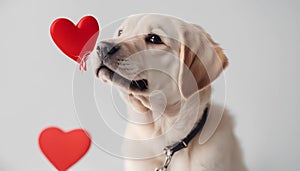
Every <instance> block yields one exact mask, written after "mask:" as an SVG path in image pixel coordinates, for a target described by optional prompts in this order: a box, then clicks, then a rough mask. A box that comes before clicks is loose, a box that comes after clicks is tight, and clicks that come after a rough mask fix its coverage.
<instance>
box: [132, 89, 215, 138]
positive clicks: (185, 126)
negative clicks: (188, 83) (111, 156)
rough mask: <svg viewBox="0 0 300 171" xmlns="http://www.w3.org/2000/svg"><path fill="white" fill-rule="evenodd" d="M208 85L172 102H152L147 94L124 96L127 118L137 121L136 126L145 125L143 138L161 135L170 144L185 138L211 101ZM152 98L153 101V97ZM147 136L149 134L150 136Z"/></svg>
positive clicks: (142, 126) (138, 127) (143, 126)
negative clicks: (193, 93)
mask: <svg viewBox="0 0 300 171" xmlns="http://www.w3.org/2000/svg"><path fill="white" fill-rule="evenodd" d="M210 93H211V91H210V87H208V88H207V89H205V90H202V91H201V92H199V93H198V94H195V95H194V96H193V97H190V98H189V99H186V100H183V99H178V100H177V101H176V102H175V103H173V104H169V105H166V107H165V108H164V106H163V105H162V103H161V102H160V99H156V100H157V101H158V102H157V103H155V102H153V103H151V104H150V101H151V100H149V97H147V96H137V95H129V96H128V98H127V103H128V104H129V106H130V107H128V115H129V119H130V120H131V121H133V122H135V123H137V126H135V127H137V129H140V128H146V129H147V130H148V131H147V132H148V134H147V135H145V136H147V137H143V138H154V137H158V136H163V137H164V143H166V144H170V143H173V142H175V141H178V140H180V139H181V138H183V137H185V136H186V135H187V134H188V133H189V131H190V130H191V129H192V128H193V127H194V125H195V124H196V122H197V121H199V120H200V119H201V117H202V114H203V111H204V110H205V108H206V107H207V105H208V104H209V102H210ZM154 101H155V100H154ZM149 136H150V137H149Z"/></svg>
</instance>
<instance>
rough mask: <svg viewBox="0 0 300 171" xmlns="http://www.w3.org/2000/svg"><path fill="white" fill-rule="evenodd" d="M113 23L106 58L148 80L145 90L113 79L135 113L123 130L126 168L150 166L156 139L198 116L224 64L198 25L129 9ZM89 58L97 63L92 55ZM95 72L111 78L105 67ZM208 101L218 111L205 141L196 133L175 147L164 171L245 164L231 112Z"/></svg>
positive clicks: (233, 170) (180, 130) (157, 149)
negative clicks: (150, 39)
mask: <svg viewBox="0 0 300 171" xmlns="http://www.w3.org/2000/svg"><path fill="white" fill-rule="evenodd" d="M120 29H122V30H123V32H122V34H121V35H120V36H118V35H117V34H116V35H115V37H114V38H112V39H108V40H104V41H106V42H113V43H115V44H119V45H120V49H119V50H118V52H117V53H116V54H114V56H112V58H111V59H110V60H109V61H108V62H107V65H108V66H109V67H110V68H111V69H112V70H114V71H115V72H116V73H118V74H120V75H121V76H123V77H125V78H127V79H130V80H135V79H136V80H137V79H147V80H148V81H149V87H148V90H147V91H146V92H134V91H129V90H128V89H127V88H126V86H124V85H119V88H120V93H121V95H122V97H123V99H124V100H125V102H126V103H127V105H128V115H129V118H130V120H131V121H134V122H130V123H128V125H127V128H126V132H125V135H124V137H125V138H126V139H125V140H124V147H123V151H124V155H125V156H128V157H129V158H130V159H125V170H126V171H141V170H143V171H154V169H155V168H157V167H161V166H162V164H163V162H164V155H163V154H162V149H163V147H164V146H166V145H169V144H171V143H174V142H176V141H178V140H180V139H182V138H184V137H185V136H186V135H187V134H188V133H189V131H190V130H191V129H192V128H193V126H194V125H195V123H196V122H197V121H198V120H199V119H201V117H202V113H203V110H204V108H205V107H206V106H207V105H209V104H210V103H211V102H210V96H211V88H210V83H211V82H212V81H213V80H214V79H216V78H217V77H218V75H219V74H220V73H221V72H222V70H223V68H225V67H226V66H227V58H226V56H225V55H224V54H223V52H222V49H221V48H220V47H219V46H218V44H216V43H215V42H214V41H213V40H212V39H211V37H210V36H209V35H208V34H207V33H206V32H205V31H204V30H203V29H202V28H201V27H199V26H196V25H194V24H190V23H187V22H184V21H182V20H179V19H177V18H173V17H170V16H162V15H158V14H142V15H134V16H130V17H128V18H127V19H126V20H125V21H124V23H123V24H122V25H121V26H120ZM117 33H118V30H117ZM149 33H155V34H157V35H160V36H161V39H162V41H163V42H164V44H163V45H153V44H149V43H146V42H145V35H148V34H149ZM92 63H93V65H94V67H95V70H97V68H98V67H99V64H100V62H99V59H98V57H94V58H93V61H92ZM116 63H118V65H116ZM149 69H151V70H149ZM97 74H98V73H97ZM97 76H98V77H99V78H101V79H102V80H104V81H105V82H106V81H108V82H111V83H113V84H115V83H116V82H115V81H114V80H112V79H111V78H110V76H109V75H108V74H107V73H106V72H104V71H100V72H99V74H98V75H97ZM211 106H212V107H211V109H210V111H224V113H223V117H222V120H221V122H220V124H219V125H212V127H209V128H213V127H214V126H215V127H217V128H216V131H215V132H214V134H213V135H212V136H210V137H209V139H208V141H207V142H206V143H205V144H199V143H198V140H199V136H200V133H199V134H198V135H197V137H196V138H194V139H193V140H192V142H191V143H190V144H189V146H188V148H186V149H183V150H181V151H179V152H178V153H176V154H175V155H174V157H173V159H172V162H171V164H170V166H169V169H168V170H169V171H246V168H245V166H244V164H243V159H242V155H241V151H240V148H239V144H238V142H237V140H236V138H235V135H234V133H233V129H234V124H233V121H232V120H233V119H232V117H231V116H230V114H229V113H228V111H227V110H223V107H221V106H218V105H211ZM209 115H213V113H209ZM133 158H135V159H133Z"/></svg>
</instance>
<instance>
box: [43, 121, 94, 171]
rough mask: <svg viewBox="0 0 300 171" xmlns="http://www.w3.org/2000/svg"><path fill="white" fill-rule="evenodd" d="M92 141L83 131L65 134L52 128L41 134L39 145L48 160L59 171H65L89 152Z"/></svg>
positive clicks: (78, 130) (77, 130)
mask: <svg viewBox="0 0 300 171" xmlns="http://www.w3.org/2000/svg"><path fill="white" fill-rule="evenodd" d="M90 144H91V140H90V138H89V136H88V135H87V133H86V132H85V131H84V130H82V129H75V130H72V131H70V132H64V131H62V130H61V129H59V128H56V127H50V128H47V129H45V130H44V131H42V132H41V134H40V136H39V145H40V148H41V150H42V152H43V153H44V155H45V156H46V157H47V159H48V160H49V161H50V162H51V163H52V164H53V165H54V167H55V168H56V169H57V170H59V171H65V170H67V169H68V168H70V167H71V166H72V165H73V164H75V163H76V162H77V161H78V160H80V159H81V158H82V157H83V156H84V155H85V154H86V152H87V151H88V149H89V147H90Z"/></svg>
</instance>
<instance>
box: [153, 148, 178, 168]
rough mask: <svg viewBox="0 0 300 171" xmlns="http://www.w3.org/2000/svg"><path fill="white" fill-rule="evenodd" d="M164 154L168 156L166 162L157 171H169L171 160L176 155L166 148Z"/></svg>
mask: <svg viewBox="0 0 300 171" xmlns="http://www.w3.org/2000/svg"><path fill="white" fill-rule="evenodd" d="M164 152H165V155H166V160H165V162H164V165H163V166H162V167H161V168H156V169H155V171H167V169H168V166H169V164H170V162H171V159H172V156H173V154H174V153H173V152H172V151H171V149H170V148H168V147H166V148H164Z"/></svg>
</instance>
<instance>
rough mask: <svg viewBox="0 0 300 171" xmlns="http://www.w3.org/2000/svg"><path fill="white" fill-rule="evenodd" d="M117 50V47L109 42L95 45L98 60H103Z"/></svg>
mask: <svg viewBox="0 0 300 171" xmlns="http://www.w3.org/2000/svg"><path fill="white" fill-rule="evenodd" d="M118 50H119V46H118V45H116V44H114V43H110V42H100V43H98V45H97V54H98V56H99V58H100V60H104V59H105V58H107V57H108V56H110V55H112V54H114V53H116V52H117V51H118Z"/></svg>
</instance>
